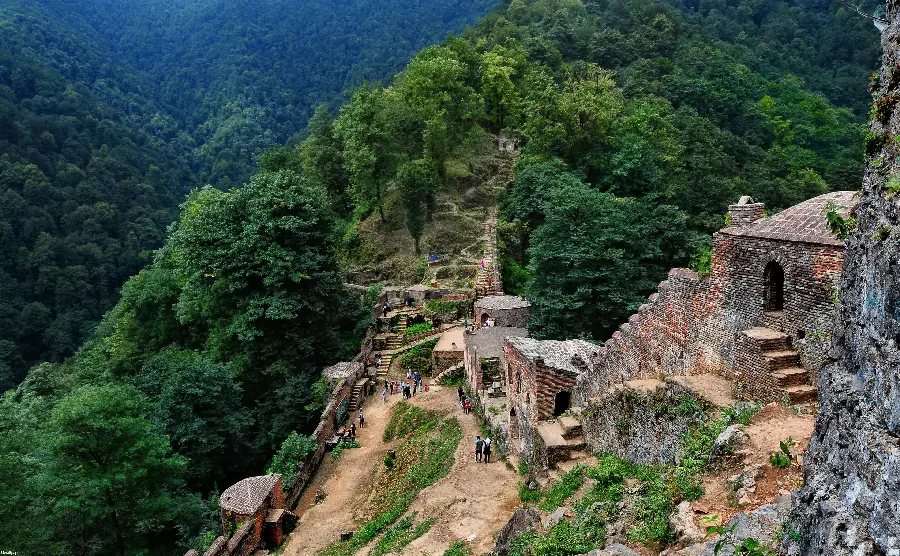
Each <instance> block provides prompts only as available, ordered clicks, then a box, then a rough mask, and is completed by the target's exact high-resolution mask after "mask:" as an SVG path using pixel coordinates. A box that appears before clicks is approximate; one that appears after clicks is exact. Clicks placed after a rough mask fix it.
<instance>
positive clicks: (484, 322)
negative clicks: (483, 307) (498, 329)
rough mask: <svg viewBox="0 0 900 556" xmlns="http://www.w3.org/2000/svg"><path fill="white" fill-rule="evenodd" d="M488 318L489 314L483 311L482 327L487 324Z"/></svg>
mask: <svg viewBox="0 0 900 556" xmlns="http://www.w3.org/2000/svg"><path fill="white" fill-rule="evenodd" d="M488 318H489V317H488V314H487V313H482V314H481V327H482V328H484V327H486V326H487V322H488Z"/></svg>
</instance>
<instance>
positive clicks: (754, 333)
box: [743, 326, 791, 351]
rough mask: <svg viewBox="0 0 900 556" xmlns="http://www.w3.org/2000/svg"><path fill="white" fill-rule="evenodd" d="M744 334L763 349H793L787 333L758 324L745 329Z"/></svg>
mask: <svg viewBox="0 0 900 556" xmlns="http://www.w3.org/2000/svg"><path fill="white" fill-rule="evenodd" d="M743 334H744V335H746V336H747V337H748V338H750V339H751V340H753V341H754V342H756V344H757V345H758V346H759V347H760V349H761V350H762V351H789V350H790V349H791V347H790V345H789V344H788V337H787V334H785V333H783V332H779V331H777V330H773V329H771V328H766V327H764V326H757V327H755V328H749V329H747V330H744V332H743Z"/></svg>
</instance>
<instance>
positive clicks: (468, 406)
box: [456, 386, 472, 415]
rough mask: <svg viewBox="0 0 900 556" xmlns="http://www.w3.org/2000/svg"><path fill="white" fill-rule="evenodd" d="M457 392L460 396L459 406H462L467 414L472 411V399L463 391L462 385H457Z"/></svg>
mask: <svg viewBox="0 0 900 556" xmlns="http://www.w3.org/2000/svg"><path fill="white" fill-rule="evenodd" d="M456 393H457V395H458V396H459V406H460V407H461V408H462V410H463V413H465V414H466V415H468V414H469V413H472V400H470V399H469V397H468V396H466V393H465V392H463V389H462V386H457V387H456Z"/></svg>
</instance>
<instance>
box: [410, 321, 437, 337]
mask: <svg viewBox="0 0 900 556" xmlns="http://www.w3.org/2000/svg"><path fill="white" fill-rule="evenodd" d="M433 329H434V326H432V325H431V323H430V322H420V323H418V324H414V325H412V326H409V327H407V328H406V332H404V334H405V335H407V336H414V335H416V334H421V333H422V332H428V331H429V330H433Z"/></svg>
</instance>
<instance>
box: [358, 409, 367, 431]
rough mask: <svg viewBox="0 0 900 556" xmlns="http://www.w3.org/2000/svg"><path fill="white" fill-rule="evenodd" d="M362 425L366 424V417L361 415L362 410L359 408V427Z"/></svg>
mask: <svg viewBox="0 0 900 556" xmlns="http://www.w3.org/2000/svg"><path fill="white" fill-rule="evenodd" d="M364 426H366V418H365V417H363V413H362V410H361V409H360V410H359V428H363V427H364Z"/></svg>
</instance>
